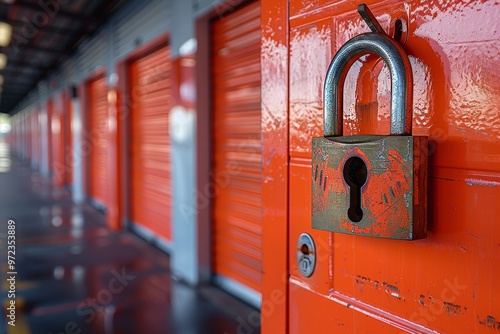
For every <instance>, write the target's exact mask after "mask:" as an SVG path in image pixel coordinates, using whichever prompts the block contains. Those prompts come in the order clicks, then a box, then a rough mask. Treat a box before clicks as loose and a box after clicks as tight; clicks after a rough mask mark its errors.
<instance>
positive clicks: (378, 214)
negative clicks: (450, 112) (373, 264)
mask: <svg viewBox="0 0 500 334" xmlns="http://www.w3.org/2000/svg"><path fill="white" fill-rule="evenodd" d="M358 10H359V12H360V14H361V15H362V16H363V18H364V19H365V21H367V22H371V24H369V26H370V28H371V29H372V31H374V32H371V33H365V34H361V35H358V36H356V37H353V38H352V39H350V40H349V41H347V42H346V43H345V44H344V45H343V46H342V47H341V48H340V50H339V51H338V52H337V54H336V55H335V57H334V58H333V60H332V62H331V64H330V67H329V68H328V72H327V75H326V78H325V85H324V92H323V93H324V94H323V108H324V115H323V118H324V137H316V138H313V139H312V152H313V158H312V227H313V228H315V229H320V230H326V231H331V232H339V233H348V234H355V235H361V236H371V237H382V238H392V239H402V240H414V239H420V238H424V237H425V236H426V228H427V154H428V152H427V140H428V139H427V137H425V136H412V135H411V127H412V102H413V101H412V91H413V79H412V71H411V65H410V61H409V59H408V56H407V55H406V52H405V51H404V49H403V48H402V46H401V45H400V44H399V43H398V42H397V41H396V40H394V39H393V38H391V37H389V36H387V35H386V34H385V33H384V31H383V29H382V28H381V26H380V24H379V23H378V22H377V21H376V19H375V17H374V16H373V14H371V12H370V11H369V9H368V7H367V6H366V5H364V4H363V5H360V6H359V7H358ZM367 53H372V54H376V55H378V56H380V57H381V58H382V60H383V61H384V62H385V64H386V65H387V67H388V69H389V71H390V74H391V83H392V93H391V130H390V132H391V134H390V135H389V136H385V135H356V136H347V137H342V132H343V131H342V126H343V112H342V107H343V93H344V92H343V88H344V81H345V78H346V75H347V72H348V71H349V68H350V67H351V65H352V64H353V63H354V62H355V61H356V60H357V59H358V58H359V57H360V56H362V55H364V54H367Z"/></svg>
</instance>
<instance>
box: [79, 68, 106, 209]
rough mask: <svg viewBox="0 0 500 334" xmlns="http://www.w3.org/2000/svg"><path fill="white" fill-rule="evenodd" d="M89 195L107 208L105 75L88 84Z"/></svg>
mask: <svg viewBox="0 0 500 334" xmlns="http://www.w3.org/2000/svg"><path fill="white" fill-rule="evenodd" d="M88 111H89V115H88V117H89V129H88V132H87V138H85V139H87V140H88V141H89V144H90V154H89V164H88V166H89V172H88V174H87V175H88V177H89V181H88V182H89V194H90V197H92V198H93V199H94V200H96V201H98V202H100V203H101V204H102V205H105V206H107V204H108V197H109V185H108V173H109V170H108V132H109V130H108V89H107V83H106V77H105V76H104V75H101V76H98V77H97V78H94V79H93V80H91V81H90V82H89V83H88Z"/></svg>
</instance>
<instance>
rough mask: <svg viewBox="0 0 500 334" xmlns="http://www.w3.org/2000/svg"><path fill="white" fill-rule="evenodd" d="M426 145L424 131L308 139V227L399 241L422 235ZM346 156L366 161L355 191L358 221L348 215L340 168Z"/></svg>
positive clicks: (345, 182)
mask: <svg viewBox="0 0 500 334" xmlns="http://www.w3.org/2000/svg"><path fill="white" fill-rule="evenodd" d="M427 147H428V146H427V137H424V136H346V137H317V138H313V139H312V153H313V157H312V227H313V228H315V229H319V230H325V231H330V232H338V233H347V234H354V235H361V236H370V237H381V238H391V239H400V240H415V239H421V238H425V237H426V232H427V156H428V149H427ZM352 157H358V158H360V159H361V160H362V161H363V162H364V164H365V165H366V179H365V182H364V184H363V185H362V186H361V187H360V188H359V194H360V196H357V195H356V196H357V197H356V198H358V197H359V200H358V201H357V202H356V203H359V207H360V209H361V210H362V218H361V219H360V220H359V221H355V220H357V219H351V218H350V216H349V214H348V210H349V209H350V208H351V206H352V205H353V204H352V203H353V201H352V200H351V195H352V194H353V192H352V191H351V190H352V189H351V186H349V182H348V181H349V180H347V178H350V176H349V173H346V171H345V168H347V165H346V162H347V161H348V160H349V159H350V158H352ZM350 161H352V159H351V160H350ZM358 161H359V160H358ZM351 182H352V181H351ZM353 198H354V196H353ZM353 220H354V221H353Z"/></svg>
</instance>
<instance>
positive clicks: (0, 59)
mask: <svg viewBox="0 0 500 334" xmlns="http://www.w3.org/2000/svg"><path fill="white" fill-rule="evenodd" d="M5 66H7V55H5V53H0V70H1V69H3V68H5Z"/></svg>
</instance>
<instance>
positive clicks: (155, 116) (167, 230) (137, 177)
mask: <svg viewBox="0 0 500 334" xmlns="http://www.w3.org/2000/svg"><path fill="white" fill-rule="evenodd" d="M129 74H130V87H131V92H130V96H131V100H132V101H131V113H130V116H131V117H130V120H131V129H132V131H131V140H130V143H131V144H130V149H129V152H130V173H131V174H130V180H131V181H130V186H131V187H130V189H131V196H132V200H131V205H130V219H131V220H132V222H134V223H136V224H139V225H141V226H142V227H146V228H147V229H149V230H151V231H153V232H154V233H156V234H158V235H160V236H162V237H163V238H166V239H167V240H171V238H172V227H171V201H172V199H171V197H172V194H171V180H170V167H171V164H170V137H169V132H168V113H169V111H170V109H171V108H172V106H173V100H172V80H171V76H172V64H171V62H170V49H169V47H168V46H167V45H165V46H163V47H161V48H160V49H158V50H156V51H154V52H152V53H150V54H148V55H146V56H144V57H142V58H140V59H137V60H135V61H134V62H132V63H131V64H130V66H129Z"/></svg>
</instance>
